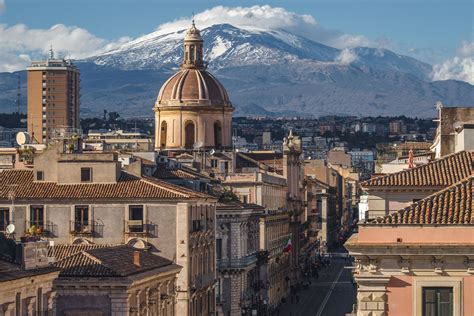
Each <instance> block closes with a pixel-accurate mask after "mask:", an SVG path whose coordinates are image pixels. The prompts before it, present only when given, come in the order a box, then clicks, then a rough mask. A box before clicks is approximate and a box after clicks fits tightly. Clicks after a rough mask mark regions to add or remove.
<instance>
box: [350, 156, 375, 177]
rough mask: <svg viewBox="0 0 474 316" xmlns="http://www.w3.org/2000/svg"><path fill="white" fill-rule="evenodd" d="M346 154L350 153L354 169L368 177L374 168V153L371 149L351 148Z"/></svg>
mask: <svg viewBox="0 0 474 316" xmlns="http://www.w3.org/2000/svg"><path fill="white" fill-rule="evenodd" d="M348 154H350V155H351V161H352V166H353V168H354V171H356V172H359V173H360V174H361V175H363V176H366V177H370V175H371V174H372V173H373V172H374V168H375V159H374V158H375V157H374V156H375V155H374V152H373V151H371V150H352V151H349V152H348Z"/></svg>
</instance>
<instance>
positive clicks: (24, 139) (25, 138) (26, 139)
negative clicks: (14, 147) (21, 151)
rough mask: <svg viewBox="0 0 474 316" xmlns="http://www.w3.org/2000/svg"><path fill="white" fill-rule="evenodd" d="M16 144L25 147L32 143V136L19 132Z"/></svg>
mask: <svg viewBox="0 0 474 316" xmlns="http://www.w3.org/2000/svg"><path fill="white" fill-rule="evenodd" d="M15 139H16V142H17V144H18V145H24V144H29V143H30V134H28V133H27V132H19V133H17V134H16V137H15Z"/></svg>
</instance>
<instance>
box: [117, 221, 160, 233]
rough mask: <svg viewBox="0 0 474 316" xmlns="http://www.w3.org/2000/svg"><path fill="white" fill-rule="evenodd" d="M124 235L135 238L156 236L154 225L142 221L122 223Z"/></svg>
mask: <svg viewBox="0 0 474 316" xmlns="http://www.w3.org/2000/svg"><path fill="white" fill-rule="evenodd" d="M124 227H125V230H124V232H125V234H127V235H137V236H151V235H156V225H155V224H153V223H151V222H148V221H144V220H126V221H125V223H124Z"/></svg>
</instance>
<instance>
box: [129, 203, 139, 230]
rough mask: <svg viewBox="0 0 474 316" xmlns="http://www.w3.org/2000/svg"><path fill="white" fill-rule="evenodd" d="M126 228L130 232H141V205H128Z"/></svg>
mask: <svg viewBox="0 0 474 316" xmlns="http://www.w3.org/2000/svg"><path fill="white" fill-rule="evenodd" d="M128 230H129V232H131V233H142V232H143V205H130V206H129V209H128Z"/></svg>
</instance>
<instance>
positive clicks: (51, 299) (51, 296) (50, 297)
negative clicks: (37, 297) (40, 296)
mask: <svg viewBox="0 0 474 316" xmlns="http://www.w3.org/2000/svg"><path fill="white" fill-rule="evenodd" d="M56 298H57V294H56V292H53V291H51V292H48V293H46V301H47V303H46V306H47V308H46V309H47V311H48V315H50V316H54V315H56Z"/></svg>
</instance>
